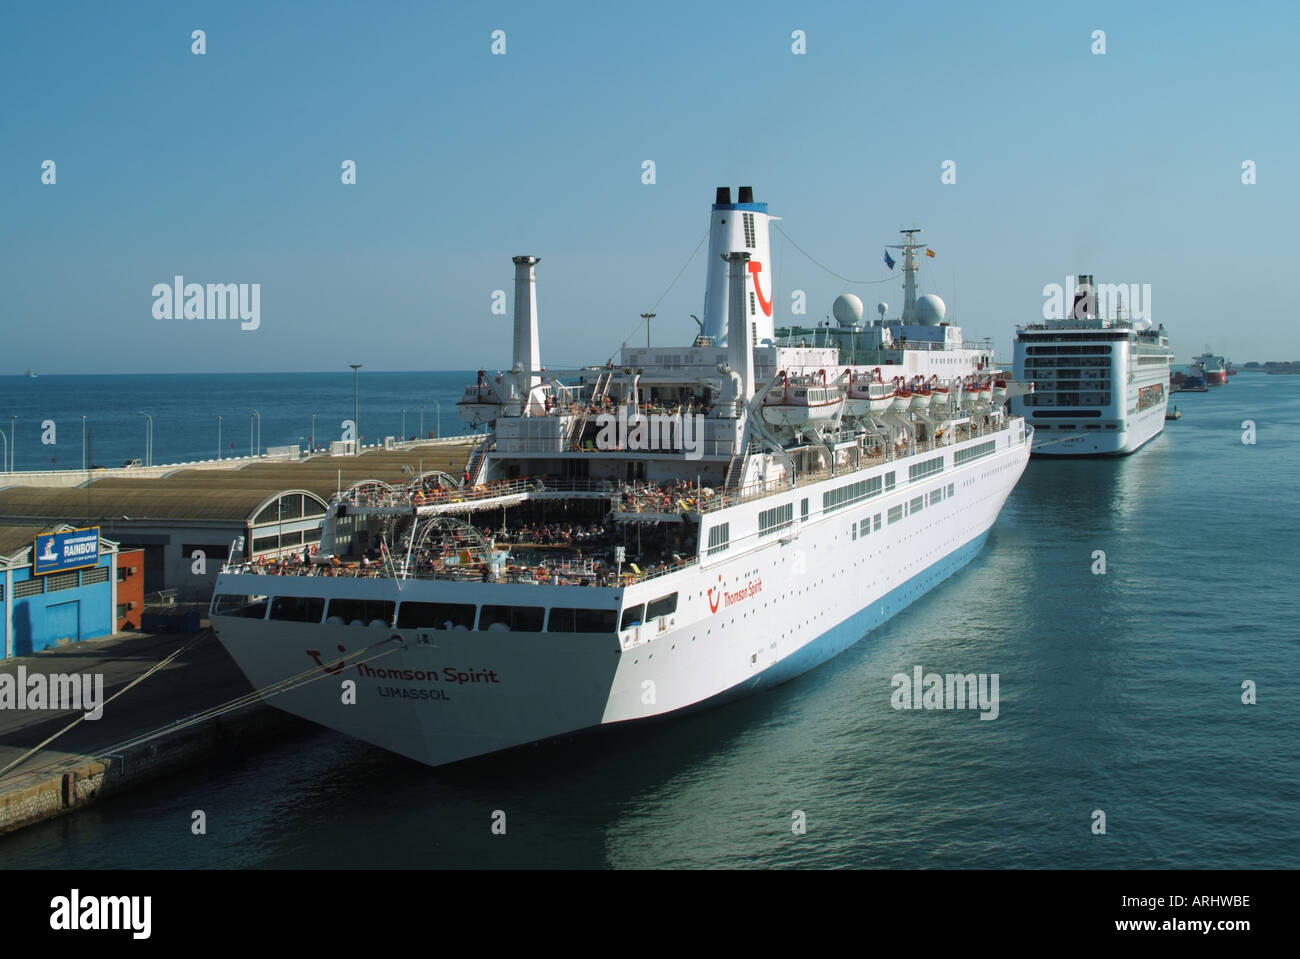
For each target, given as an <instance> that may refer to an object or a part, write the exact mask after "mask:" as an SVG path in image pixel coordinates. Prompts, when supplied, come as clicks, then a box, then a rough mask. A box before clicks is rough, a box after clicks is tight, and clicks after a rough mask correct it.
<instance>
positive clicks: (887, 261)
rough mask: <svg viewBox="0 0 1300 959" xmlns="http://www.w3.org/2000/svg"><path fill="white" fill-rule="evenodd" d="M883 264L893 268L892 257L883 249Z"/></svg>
mask: <svg viewBox="0 0 1300 959" xmlns="http://www.w3.org/2000/svg"><path fill="white" fill-rule="evenodd" d="M885 266H887V267H889V268H890V269H891V270H892V269H893V268H894V258H893V257H891V256H890V255H889V251H888V250H886V251H885Z"/></svg>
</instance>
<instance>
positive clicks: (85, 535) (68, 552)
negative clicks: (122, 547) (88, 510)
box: [32, 526, 99, 576]
mask: <svg viewBox="0 0 1300 959" xmlns="http://www.w3.org/2000/svg"><path fill="white" fill-rule="evenodd" d="M98 562H99V527H98V526H91V527H90V528H88V529H65V530H64V531H63V532H61V533H41V534H40V535H39V536H37V537H36V545H35V548H34V549H33V550H32V574H33V575H35V576H45V575H46V574H48V573H62V572H65V571H67V570H70V569H82V568H84V567H86V566H94V565H96V564H97V563H98Z"/></svg>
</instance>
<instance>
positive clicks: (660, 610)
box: [645, 507, 792, 620]
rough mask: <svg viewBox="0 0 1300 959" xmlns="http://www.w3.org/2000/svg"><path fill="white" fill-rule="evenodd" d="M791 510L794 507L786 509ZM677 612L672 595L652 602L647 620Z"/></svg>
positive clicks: (674, 594)
mask: <svg viewBox="0 0 1300 959" xmlns="http://www.w3.org/2000/svg"><path fill="white" fill-rule="evenodd" d="M786 508H787V509H791V508H792V507H786ZM675 612H677V594H676V593H670V594H669V595H667V596H660V597H659V598H658V599H654V600H651V601H650V604H649V605H648V606H646V610H645V618H646V619H647V620H651V619H658V618H659V617H660V616H671V615H672V614H673V613H675Z"/></svg>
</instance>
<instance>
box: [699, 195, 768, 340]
mask: <svg viewBox="0 0 1300 959" xmlns="http://www.w3.org/2000/svg"><path fill="white" fill-rule="evenodd" d="M739 197H740V199H739V202H737V203H732V202H731V189H730V188H729V187H718V193H717V202H715V203H714V204H713V212H712V214H711V218H710V220H709V257H708V264H709V265H708V282H707V285H706V286H705V289H704V325H703V328H702V331H701V335H703V336H707V337H710V338H711V339H712V340H713V343H714V345H716V346H726V345H727V336H728V329H727V328H728V326H729V324H730V316H731V308H730V302H731V299H730V298H731V292H730V284H729V281H728V279H727V276H728V274H727V270H728V266H727V263H726V261H725V260H724V259H723V257H724V256H725V255H726V254H727V253H731V252H733V251H736V250H743V251H745V252H747V253H748V254H749V262H748V264H746V269H747V270H748V274H747V277H746V282H745V286H744V295H743V296H742V300H743V306H744V314H745V317H746V318H747V321H746V323H745V327H746V328H747V329H748V330H749V333H750V335H749V337H748V342H750V343H751V344H752V345H755V346H762V345H769V344H771V343H772V342H773V339H774V337H775V335H776V328H775V322H774V320H773V317H772V311H773V309H774V302H773V300H774V297H775V296H776V292H775V290H774V289H773V287H772V253H771V244H770V243H769V241H768V223H769V222H770V221H771V220H773V219H779V218H778V217H770V216H768V213H767V204H766V203H755V202H754V188H753V187H749V186H742V187H741V188H740V190H739Z"/></svg>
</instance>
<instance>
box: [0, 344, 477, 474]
mask: <svg viewBox="0 0 1300 959" xmlns="http://www.w3.org/2000/svg"><path fill="white" fill-rule="evenodd" d="M473 381H474V373H472V372H469V373H457V372H447V371H443V372H436V373H368V372H366V370H365V369H362V370H361V371H360V376H359V377H358V385H357V394H358V396H357V408H358V416H357V418H358V420H359V421H360V425H361V428H360V433H361V437H362V442H363V443H372V442H376V441H382V439H383V437H385V436H402V435H406V436H416V435H424V433H437V432H438V429H439V427H441V430H442V433H441V435H443V436H449V435H452V434H455V433H464V432H468V430H467V428H466V425H465V423H464V422H463V421H462V420H461V419H460V417H459V416H457V415H456V401H457V400H459V399H460V396H461V391H462V390H463V389H464V388H465V386H466V385H467V384H469V383H472V382H473ZM421 404H423V405H424V416H423V426H424V433H420V426H421V415H420V406H421ZM435 404H440V405H441V408H442V413H441V424H440V423H439V414H438V405H435ZM250 408H252V409H256V410H257V412H258V414H259V415H260V419H261V444H260V446H261V448H262V449H263V450H265V448H266V447H268V446H288V445H292V444H295V443H297V444H299V445H301V446H302V447H304V448H306V447H307V446H308V444H309V441H310V439H311V436H312V414H313V413H314V414H315V415H316V420H315V427H316V437H317V442H318V443H328V442H329V441H330V440H337V439H339V438H340V437H341V433H342V423H343V421H344V420H350V419H352V371H351V370H350V369H344V370H343V371H342V372H339V373H249V374H228V373H214V374H188V373H187V374H184V375H179V374H178V375H172V376H160V375H140V376H131V375H122V376H38V377H37V378H35V379H29V378H27V377H25V376H0V431H3V432H4V434H5V436H6V437H8V434H9V429H10V419H9V418H10V417H11V416H16V417H17V419H16V420H15V421H14V422H13V429H14V432H15V433H16V434H17V443H16V446H15V456H14V464H15V466H16V467H17V469H19V470H48V469H80V468H81V417H82V416H85V417H86V428H87V434H88V442H87V446H88V447H93V456H92V449H90V448H88V449H87V454H86V455H87V460H88V462H90V463H98V464H100V465H101V466H121V465H122V463H123V462H125V461H126V460H128V459H133V458H136V457H138V458H140V459H141V460H143V459H144V445H145V429H146V427H147V425H148V424H147V421H146V420H145V418H144V417H143V416H141V415H139V413H138V412H137V411H140V410H143V411H144V412H145V413H148V414H150V415H151V416H152V417H153V461H154V463H159V464H161V463H180V462H189V461H191V460H199V459H215V458H216V456H217V451H218V448H220V450H221V455H222V456H223V457H228V456H247V455H249V450H250V449H251V448H252V447H253V446H256V445H258V443H257V439H258V437H257V425H258V417H255V416H253V414H251V413H250V412H249V410H250ZM403 409H405V410H406V416H405V433H403V417H402V410H403ZM218 416H220V417H221V418H222V420H221V423H220V428H221V441H220V446H219V447H218V441H217V428H218V423H217V417H218ZM47 420H52V421H53V423H54V430H53V432H52V433H51V432H50V431H49V429H48V427H46V426H45V425H44V424H45V422H46V421H47ZM250 427H251V429H252V436H251V437H250V435H249V434H250ZM45 437H49V438H52V439H53V440H55V442H54V443H45V442H42V440H43V438H45ZM3 446H4V443H2V442H0V451H2V448H3Z"/></svg>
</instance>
